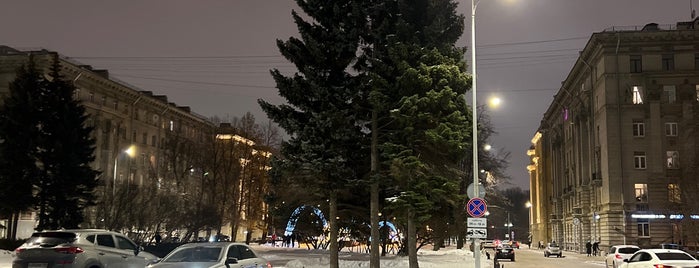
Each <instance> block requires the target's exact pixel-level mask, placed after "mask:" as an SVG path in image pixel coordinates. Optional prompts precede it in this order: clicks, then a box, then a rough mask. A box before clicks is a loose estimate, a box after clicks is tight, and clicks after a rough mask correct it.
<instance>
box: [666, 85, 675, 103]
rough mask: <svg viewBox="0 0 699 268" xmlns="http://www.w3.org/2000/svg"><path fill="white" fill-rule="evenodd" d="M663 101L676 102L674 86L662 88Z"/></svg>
mask: <svg viewBox="0 0 699 268" xmlns="http://www.w3.org/2000/svg"><path fill="white" fill-rule="evenodd" d="M663 100H666V101H667V103H675V101H676V100H677V96H676V94H675V86H663Z"/></svg>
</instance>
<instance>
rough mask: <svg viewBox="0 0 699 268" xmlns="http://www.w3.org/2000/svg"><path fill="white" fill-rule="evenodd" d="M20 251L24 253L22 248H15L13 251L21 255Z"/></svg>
mask: <svg viewBox="0 0 699 268" xmlns="http://www.w3.org/2000/svg"><path fill="white" fill-rule="evenodd" d="M22 251H24V249H23V248H16V249H15V254H19V253H21V252H22Z"/></svg>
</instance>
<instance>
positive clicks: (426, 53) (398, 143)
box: [359, 0, 470, 267]
mask: <svg viewBox="0 0 699 268" xmlns="http://www.w3.org/2000/svg"><path fill="white" fill-rule="evenodd" d="M369 10H370V15H369V19H370V29H369V30H368V31H367V34H366V35H364V36H363V37H364V40H366V42H367V45H366V46H365V50H364V53H363V56H362V59H361V61H360V65H359V66H360V67H361V72H363V73H366V74H367V75H368V76H369V77H371V86H372V92H371V96H372V97H371V105H372V106H373V107H374V110H375V112H376V113H377V114H378V115H377V116H375V117H374V118H375V120H374V121H377V120H378V121H380V122H378V123H377V124H376V125H382V126H387V127H385V128H386V129H389V130H390V132H387V133H383V134H382V135H380V136H379V135H377V138H378V137H382V139H380V140H379V141H378V142H376V143H377V144H381V146H379V150H380V151H381V155H382V156H383V160H384V161H383V162H384V165H385V166H387V167H388V170H389V172H388V176H389V177H390V178H392V179H393V180H394V184H395V186H394V188H395V192H394V194H395V198H393V199H392V200H393V202H392V204H391V206H392V207H394V208H395V209H396V210H397V211H403V212H404V215H402V216H403V217H402V218H404V219H405V221H404V224H405V225H406V227H405V228H406V234H407V243H405V244H406V245H407V247H408V249H407V251H408V255H409V265H410V267H418V263H417V255H416V254H417V249H416V229H417V226H419V225H420V224H421V223H423V222H425V221H426V220H427V219H429V218H430V217H432V215H431V214H432V213H433V212H434V211H438V210H441V209H440V207H441V206H448V205H452V206H453V205H455V204H457V203H458V201H459V199H460V198H461V196H459V195H458V192H459V191H458V186H459V185H460V181H461V177H462V176H461V172H459V169H458V164H459V161H460V159H463V158H464V156H465V155H466V153H465V152H466V151H467V148H469V143H468V137H469V134H470V131H469V130H468V129H469V125H470V122H469V121H468V120H467V118H468V116H467V115H468V109H467V106H466V103H465V100H464V98H463V94H464V93H465V92H466V90H467V89H468V86H469V82H470V78H469V77H468V76H467V75H465V74H464V72H465V64H464V62H463V60H462V57H463V49H460V48H457V47H456V46H455V43H456V41H457V40H458V38H459V37H460V36H461V34H462V31H463V17H462V16H460V15H457V13H456V3H455V2H454V1H450V0H418V1H402V0H397V1H373V4H372V5H371V8H370V9H369ZM374 131H378V129H374ZM373 267H377V266H373Z"/></svg>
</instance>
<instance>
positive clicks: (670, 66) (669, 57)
mask: <svg viewBox="0 0 699 268" xmlns="http://www.w3.org/2000/svg"><path fill="white" fill-rule="evenodd" d="M662 65H663V71H673V70H675V55H674V54H663V58H662Z"/></svg>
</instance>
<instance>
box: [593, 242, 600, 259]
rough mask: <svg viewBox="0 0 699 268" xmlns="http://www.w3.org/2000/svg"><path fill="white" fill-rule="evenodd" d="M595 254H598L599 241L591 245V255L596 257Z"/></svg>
mask: <svg viewBox="0 0 699 268" xmlns="http://www.w3.org/2000/svg"><path fill="white" fill-rule="evenodd" d="M597 254H599V241H595V243H592V255H593V256H597Z"/></svg>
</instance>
